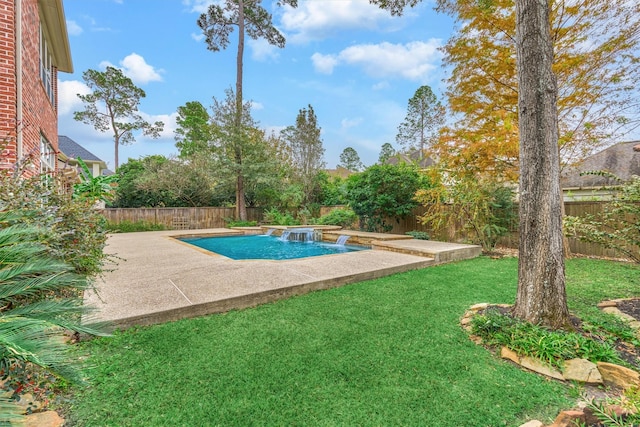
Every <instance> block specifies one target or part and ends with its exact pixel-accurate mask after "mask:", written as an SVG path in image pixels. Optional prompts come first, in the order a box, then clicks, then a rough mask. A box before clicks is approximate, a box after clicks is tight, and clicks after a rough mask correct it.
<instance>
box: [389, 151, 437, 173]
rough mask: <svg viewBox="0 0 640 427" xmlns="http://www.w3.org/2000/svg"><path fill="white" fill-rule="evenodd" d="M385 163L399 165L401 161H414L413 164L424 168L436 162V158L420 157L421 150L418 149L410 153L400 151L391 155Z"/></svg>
mask: <svg viewBox="0 0 640 427" xmlns="http://www.w3.org/2000/svg"><path fill="white" fill-rule="evenodd" d="M385 163H386V164H388V165H397V164H400V163H413V164H417V165H418V166H419V167H421V168H423V169H425V168H428V167H429V166H433V165H435V164H436V162H435V160H433V159H432V158H431V157H423V158H422V159H420V152H419V151H417V150H416V151H412V152H410V153H408V154H407V153H398V154H396V155H394V156H391V157H389V158H388V159H387V161H386V162H385Z"/></svg>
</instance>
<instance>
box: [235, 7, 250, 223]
mask: <svg viewBox="0 0 640 427" xmlns="http://www.w3.org/2000/svg"><path fill="white" fill-rule="evenodd" d="M243 56H244V0H238V56H237V61H236V123H235V125H236V137H237V138H243V135H242V133H243V130H242V102H243V98H242V67H243V61H242V59H243ZM235 157H236V159H235V160H236V168H237V169H236V218H237V219H238V220H240V221H246V220H247V206H246V204H245V200H244V176H243V170H242V150H241V148H240V141H236V150H235Z"/></svg>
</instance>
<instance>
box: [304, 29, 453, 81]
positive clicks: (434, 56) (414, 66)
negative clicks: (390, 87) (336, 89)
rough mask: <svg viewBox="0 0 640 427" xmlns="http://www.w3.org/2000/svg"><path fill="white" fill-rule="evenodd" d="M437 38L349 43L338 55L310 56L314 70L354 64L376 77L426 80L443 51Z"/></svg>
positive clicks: (330, 71)
mask: <svg viewBox="0 0 640 427" xmlns="http://www.w3.org/2000/svg"><path fill="white" fill-rule="evenodd" d="M440 46H441V41H440V40H439V39H430V40H429V41H428V42H421V41H418V42H410V43H407V44H405V45H402V44H392V43H388V42H383V43H380V44H361V45H354V46H349V47H348V48H346V49H344V50H342V51H341V52H340V53H339V54H338V55H323V54H320V53H314V54H313V56H312V57H311V60H312V61H313V65H314V67H315V69H316V71H318V72H320V73H324V74H331V73H332V72H333V69H334V68H335V67H336V66H337V65H339V64H348V65H355V66H358V67H361V68H363V69H364V71H365V72H366V73H367V74H368V75H369V76H372V77H375V78H387V77H400V78H404V79H407V80H413V81H425V80H428V78H429V74H430V73H431V72H432V71H433V70H434V69H436V67H437V64H438V63H439V62H440V60H441V57H442V54H441V52H440V51H439V50H438V48H439V47H440Z"/></svg>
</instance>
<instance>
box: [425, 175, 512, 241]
mask: <svg viewBox="0 0 640 427" xmlns="http://www.w3.org/2000/svg"><path fill="white" fill-rule="evenodd" d="M438 180H439V181H440V182H439V184H438V185H436V186H434V187H432V188H430V189H427V190H419V191H418V193H417V196H416V198H417V199H418V200H419V202H420V203H421V204H422V205H423V206H425V207H426V208H427V210H426V213H425V214H424V215H423V216H422V217H421V220H422V222H423V223H424V224H430V225H431V227H433V228H434V229H441V228H444V227H446V226H452V225H453V226H456V225H458V224H462V225H463V229H464V230H465V231H467V232H468V233H469V237H470V240H471V242H473V243H476V244H480V245H481V246H482V249H483V250H484V251H485V252H490V251H492V250H493V249H494V248H495V246H496V243H497V242H498V239H499V238H500V237H502V236H504V235H505V234H507V233H508V232H509V226H510V224H511V222H512V221H513V219H514V218H515V212H514V208H513V205H514V197H513V190H511V189H510V188H508V187H505V186H504V185H502V184H500V183H498V182H496V181H493V180H492V179H482V178H478V177H475V176H463V177H459V178H454V179H452V180H451V179H450V180H451V182H450V183H447V185H445V184H444V183H443V182H442V177H441V176H439V177H438Z"/></svg>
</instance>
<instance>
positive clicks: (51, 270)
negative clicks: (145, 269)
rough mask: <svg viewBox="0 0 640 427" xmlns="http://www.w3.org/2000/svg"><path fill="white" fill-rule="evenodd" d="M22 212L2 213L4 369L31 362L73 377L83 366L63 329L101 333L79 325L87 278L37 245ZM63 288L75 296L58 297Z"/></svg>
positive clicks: (0, 406)
mask: <svg viewBox="0 0 640 427" xmlns="http://www.w3.org/2000/svg"><path fill="white" fill-rule="evenodd" d="M21 218H23V215H21V214H18V213H15V212H10V211H0V370H1V371H2V372H3V373H4V374H5V375H6V373H7V372H10V371H11V369H12V367H14V366H16V365H21V364H33V365H36V366H39V367H41V368H42V369H44V370H45V371H47V372H49V373H51V374H53V375H55V376H58V377H62V378H65V379H67V380H71V381H75V380H79V379H80V375H79V372H80V370H79V367H78V366H76V365H74V363H73V362H72V361H71V358H70V357H69V353H68V352H69V350H70V348H71V347H70V345H68V344H67V343H66V342H65V340H64V332H65V330H71V331H75V332H81V333H89V334H99V335H103V333H102V332H101V331H100V327H99V326H97V327H96V326H95V325H94V326H87V325H83V324H81V323H80V319H81V316H82V314H84V313H86V311H87V309H86V307H84V306H83V305H82V297H81V295H82V293H81V292H82V291H83V290H84V289H86V288H87V287H88V285H89V282H88V279H87V278H86V277H84V276H81V275H78V274H76V273H74V272H73V267H71V266H69V265H68V264H66V263H64V262H62V261H60V260H58V259H57V258H55V257H53V256H52V255H50V253H49V252H48V251H47V248H46V246H44V245H42V244H41V243H39V240H38V239H39V237H40V236H41V234H40V230H39V229H38V228H37V227H34V226H29V225H23V224H20V223H18V221H19V220H20V219H21ZM60 290H72V291H74V292H65V294H66V295H72V296H71V297H67V298H57V297H55V295H56V294H58V293H59V292H58V291H60ZM6 404H7V401H6V400H5V401H4V402H0V421H2V420H4V419H7V418H10V415H11V414H10V412H11V411H10V410H9V409H8V407H7V405H6Z"/></svg>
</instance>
